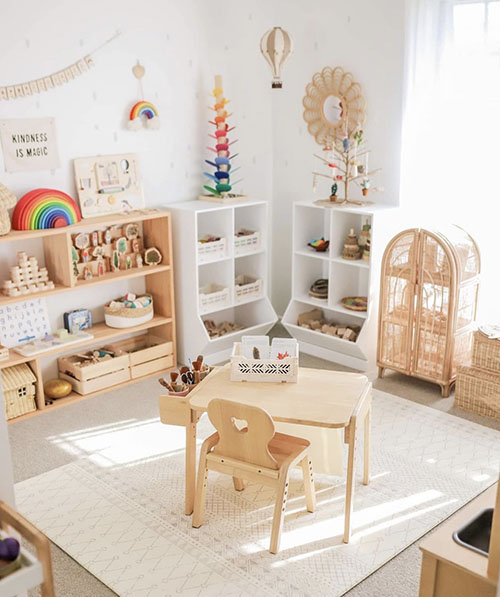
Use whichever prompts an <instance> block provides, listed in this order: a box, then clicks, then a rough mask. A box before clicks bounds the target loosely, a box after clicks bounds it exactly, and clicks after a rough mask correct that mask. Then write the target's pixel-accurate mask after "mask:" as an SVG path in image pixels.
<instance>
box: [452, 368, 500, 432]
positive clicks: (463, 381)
mask: <svg viewBox="0 0 500 597" xmlns="http://www.w3.org/2000/svg"><path fill="white" fill-rule="evenodd" d="M455 406H458V407H459V408H463V409H464V410H468V411H470V412H473V413H477V414H478V415H483V416H485V417H491V418H492V419H497V420H500V373H491V372H489V371H485V370H484V369H483V370H482V369H478V368H476V367H465V366H464V367H459V368H458V373H457V382H456V388H455Z"/></svg>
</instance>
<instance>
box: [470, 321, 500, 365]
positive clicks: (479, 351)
mask: <svg viewBox="0 0 500 597" xmlns="http://www.w3.org/2000/svg"><path fill="white" fill-rule="evenodd" d="M472 366H473V367H478V368H480V369H487V370H488V371H492V372H494V373H500V339H498V338H489V337H488V336H487V335H486V334H483V332H481V331H480V330H477V331H476V332H474V346H473V349H472Z"/></svg>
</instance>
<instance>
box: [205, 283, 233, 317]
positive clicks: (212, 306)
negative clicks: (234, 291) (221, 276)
mask: <svg viewBox="0 0 500 597" xmlns="http://www.w3.org/2000/svg"><path fill="white" fill-rule="evenodd" d="M199 304H200V313H210V312H211V311H215V310H217V309H220V308H222V307H225V306H227V305H230V304H231V293H230V292H229V288H227V287H225V286H221V285H220V284H207V285H206V286H202V287H201V288H200V295H199Z"/></svg>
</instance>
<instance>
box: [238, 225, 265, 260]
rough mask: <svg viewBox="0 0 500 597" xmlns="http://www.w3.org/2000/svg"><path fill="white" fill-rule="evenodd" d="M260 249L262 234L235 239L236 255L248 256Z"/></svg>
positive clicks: (256, 233) (255, 233)
mask: <svg viewBox="0 0 500 597" xmlns="http://www.w3.org/2000/svg"><path fill="white" fill-rule="evenodd" d="M259 249H260V232H258V231H256V232H253V233H252V234H247V235H245V236H235V237H234V254H235V255H246V254H247V253H255V252H256V251H258V250H259Z"/></svg>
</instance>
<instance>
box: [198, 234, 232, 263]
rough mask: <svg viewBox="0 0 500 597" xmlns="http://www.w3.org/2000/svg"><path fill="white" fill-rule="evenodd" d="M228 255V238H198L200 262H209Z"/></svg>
mask: <svg viewBox="0 0 500 597" xmlns="http://www.w3.org/2000/svg"><path fill="white" fill-rule="evenodd" d="M224 257H226V239H225V238H219V239H218V240H211V241H208V240H206V237H202V238H201V239H200V240H198V263H209V262H210V261H216V260H217V259H223V258H224Z"/></svg>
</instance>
